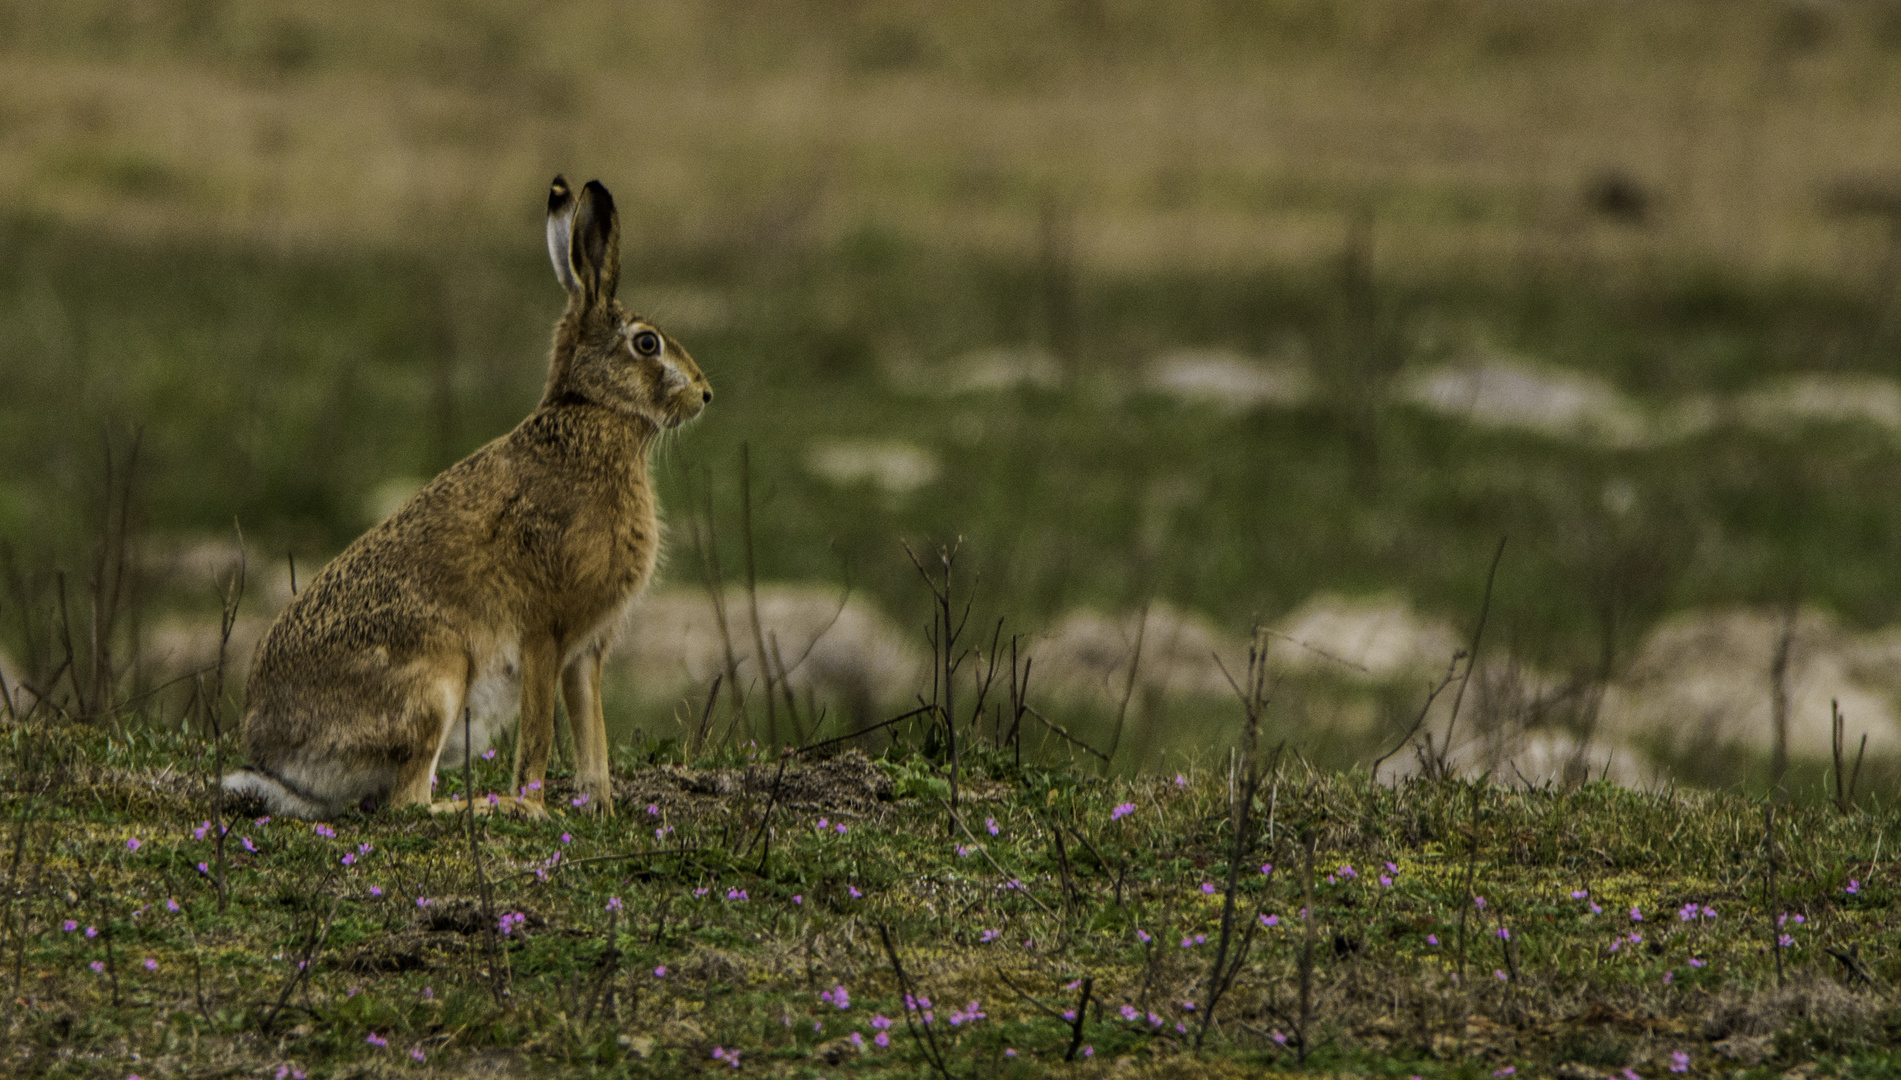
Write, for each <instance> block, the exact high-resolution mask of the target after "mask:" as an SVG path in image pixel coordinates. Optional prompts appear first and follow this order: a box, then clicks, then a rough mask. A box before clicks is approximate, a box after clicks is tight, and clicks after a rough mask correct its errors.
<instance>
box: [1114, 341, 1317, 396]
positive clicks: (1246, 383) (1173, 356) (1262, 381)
mask: <svg viewBox="0 0 1901 1080" xmlns="http://www.w3.org/2000/svg"><path fill="white" fill-rule="evenodd" d="M1148 385H1149V387H1150V388H1151V389H1153V390H1156V391H1159V392H1161V393H1164V394H1168V395H1170V396H1172V397H1176V398H1179V399H1181V400H1183V401H1188V402H1193V403H1195V404H1199V405H1207V406H1210V407H1212V408H1215V409H1218V410H1221V411H1223V412H1244V411H1246V410H1248V409H1254V408H1258V407H1260V406H1263V405H1276V406H1282V407H1287V406H1294V405H1300V404H1302V403H1304V402H1306V401H1308V400H1309V399H1311V398H1312V397H1313V392H1314V387H1313V376H1312V375H1310V374H1309V373H1308V371H1307V369H1306V368H1305V367H1302V366H1300V365H1298V364H1293V363H1286V362H1279V363H1276V362H1271V361H1267V360H1261V359H1257V358H1255V357H1249V356H1242V355H1241V354H1239V353H1232V352H1226V351H1221V350H1214V349H1192V350H1183V351H1180V352H1172V353H1169V354H1167V355H1165V356H1160V357H1157V358H1156V359H1155V360H1154V361H1152V362H1151V363H1150V364H1149V367H1148Z"/></svg>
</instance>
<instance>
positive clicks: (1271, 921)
mask: <svg viewBox="0 0 1901 1080" xmlns="http://www.w3.org/2000/svg"><path fill="white" fill-rule="evenodd" d="M1280 924H1281V917H1280V916H1279V915H1263V916H1261V925H1262V926H1279V925H1280Z"/></svg>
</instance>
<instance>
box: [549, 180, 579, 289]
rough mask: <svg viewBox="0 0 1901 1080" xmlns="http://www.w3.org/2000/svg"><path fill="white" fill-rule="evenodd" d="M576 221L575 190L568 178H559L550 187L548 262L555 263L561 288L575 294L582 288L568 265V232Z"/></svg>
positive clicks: (555, 272)
mask: <svg viewBox="0 0 1901 1080" xmlns="http://www.w3.org/2000/svg"><path fill="white" fill-rule="evenodd" d="M573 221H574V190H573V189H572V188H570V187H568V178H567V177H565V176H557V177H555V178H554V183H552V184H550V185H548V261H549V262H552V263H554V276H555V278H556V279H557V280H559V281H560V282H561V287H562V288H564V289H566V290H568V291H569V292H574V291H575V290H577V289H578V288H580V286H579V285H578V284H577V283H576V282H575V280H574V268H573V267H571V266H569V265H568V232H569V229H570V228H571V226H572V224H573Z"/></svg>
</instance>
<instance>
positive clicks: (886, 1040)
mask: <svg viewBox="0 0 1901 1080" xmlns="http://www.w3.org/2000/svg"><path fill="white" fill-rule="evenodd" d="M871 1041H872V1042H875V1043H877V1044H878V1045H879V1046H890V1045H891V1036H889V1035H886V1034H885V1033H884V1032H882V1031H880V1032H879V1033H878V1034H876V1035H873V1036H872V1037H871ZM1012 1056H1014V1055H1012Z"/></svg>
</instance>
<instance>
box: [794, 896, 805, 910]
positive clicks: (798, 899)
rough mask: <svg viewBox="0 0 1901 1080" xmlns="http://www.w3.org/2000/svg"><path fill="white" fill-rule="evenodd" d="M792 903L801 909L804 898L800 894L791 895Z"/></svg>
mask: <svg viewBox="0 0 1901 1080" xmlns="http://www.w3.org/2000/svg"><path fill="white" fill-rule="evenodd" d="M792 902H793V903H795V904H798V905H799V906H801V907H803V906H804V905H805V896H804V895H803V894H801V893H793V894H792Z"/></svg>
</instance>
